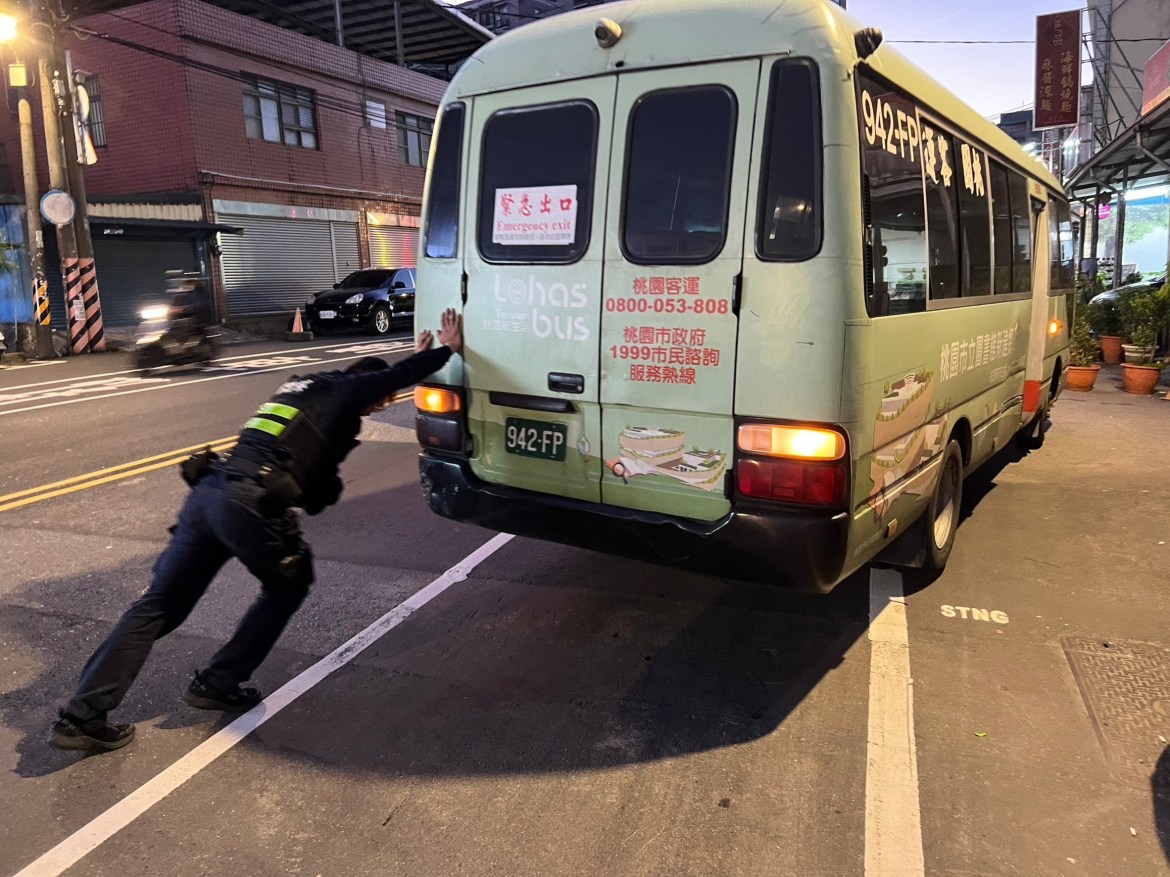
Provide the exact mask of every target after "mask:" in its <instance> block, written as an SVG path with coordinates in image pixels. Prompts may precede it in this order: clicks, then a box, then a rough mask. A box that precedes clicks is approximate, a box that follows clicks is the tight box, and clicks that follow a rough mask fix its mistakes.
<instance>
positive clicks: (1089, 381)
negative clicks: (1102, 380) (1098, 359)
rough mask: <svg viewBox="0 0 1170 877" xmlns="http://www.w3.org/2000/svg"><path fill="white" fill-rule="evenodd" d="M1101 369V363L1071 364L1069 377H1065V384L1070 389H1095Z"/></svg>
mask: <svg viewBox="0 0 1170 877" xmlns="http://www.w3.org/2000/svg"><path fill="white" fill-rule="evenodd" d="M1099 371H1101V366H1099V365H1070V366H1069V367H1068V377H1067V378H1066V379H1065V386H1066V387H1068V388H1069V389H1070V390H1084V391H1086V392H1087V391H1089V390H1091V389H1093V384H1095V383H1097V372H1099Z"/></svg>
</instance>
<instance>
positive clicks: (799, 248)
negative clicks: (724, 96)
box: [756, 58, 823, 261]
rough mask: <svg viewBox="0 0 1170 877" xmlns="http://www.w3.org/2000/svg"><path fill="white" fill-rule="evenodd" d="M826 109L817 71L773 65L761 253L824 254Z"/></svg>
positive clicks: (791, 62) (788, 257) (782, 257)
mask: <svg viewBox="0 0 1170 877" xmlns="http://www.w3.org/2000/svg"><path fill="white" fill-rule="evenodd" d="M821 149H822V147H821V105H820V81H819V78H818V76H817V68H816V65H815V64H814V63H813V62H812V61H809V60H807V59H802V58H784V59H782V60H780V61H777V62H776V63H775V64H773V65H772V79H771V84H770V85H769V92H768V121H767V128H766V133H765V136H764V157H763V161H762V163H761V167H762V168H763V175H762V177H761V179H760V188H761V193H760V199H759V201H760V208H759V210H760V214H759V216H758V217H757V219H756V253H757V254H758V255H759V256H760V258H762V259H768V260H776V261H796V260H800V259H809V258H811V257H813V256H815V255H816V254H817V252H818V251H819V250H820V248H821V238H822V235H823V231H822V225H823V221H822V218H821Z"/></svg>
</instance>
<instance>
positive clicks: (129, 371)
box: [0, 335, 414, 392]
mask: <svg viewBox="0 0 1170 877" xmlns="http://www.w3.org/2000/svg"><path fill="white" fill-rule="evenodd" d="M391 342H399V343H403V344H408V345H413V344H414V339H413V338H411V336H409V335H406V336H402V337H399V336H397V335H396V336H393V337H391V338H381V339H379V340H377V341H358V342H355V343H354V344H351V345H348V346H346V347H343V346H342V345H340V344H338V343H337V342H336V341H335V342H334V343H332V344H317V345H313V346H312V347H297V348H295V352H299V353H303V352H305V351H306V350H333V349H335V348H340V350H339V351H338V352H342V351H344V352H349V349H350V348H357V347H381V346H382V345H383V344H388V343H391ZM280 352H281V351H280V350H271V351H269V352H268V353H263V352H259V353H242V354H239V355H238V356H221V357H219V358H217V359H215V360H213V362H233V361H234V360H237V359H258V358H259V357H262V356H278V355H280ZM285 352H286V353H287V351H285ZM68 361H69V360H68V359H65V358H61V359H50V360H45V361H44V362H33V363H29V364H28V365H14V366H4V367H3V368H0V371H16V369H19V368H35V367H37V366H41V365H64V364H65V363H66V362H68ZM212 367H213V368H214V366H212ZM141 373H142V372H141V369H136V368H131V369H125V370H123V371H117V372H100V373H99V374H93V375H74V376H73V377H71V378H57V379H56V380H52V381H38V382H37V383H35V384H16V385H14V386H11V387H0V391H3V392H7V391H8V390H24V389H26V388H28V387H44V386H47V385H49V384H65V383H68V382H69V381H88V380H92V379H94V378H112V377H116V376H118V375H137V374H141Z"/></svg>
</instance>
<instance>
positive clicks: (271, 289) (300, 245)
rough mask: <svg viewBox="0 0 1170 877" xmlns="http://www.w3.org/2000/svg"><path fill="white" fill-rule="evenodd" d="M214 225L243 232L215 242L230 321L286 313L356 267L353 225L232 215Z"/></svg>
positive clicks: (354, 225) (220, 219) (223, 216)
mask: <svg viewBox="0 0 1170 877" xmlns="http://www.w3.org/2000/svg"><path fill="white" fill-rule="evenodd" d="M218 221H219V222H222V223H225V224H227V225H234V226H238V227H239V228H242V229H243V230H244V233H243V234H242V235H223V236H222V237H221V246H222V248H223V255H222V257H221V265H222V266H223V281H224V287H225V289H226V292H227V306H228V314H229V315H230V316H232V317H242V316H257V315H261V314H279V313H288V312H291V311H292V310H293V309H294V308H297V307H299V306H301V305H303V304H304V303H305V299H306V298H307V297H308V296H309V293H312V292H320V291H321V290H323V289H329V288H330V287H332V286H333V284H334V283H336V282H337V281H338V280H340V279H342V278H343V277H344V276H345V275H346V274H349V273H350V272H351V271H355V270H357V268H358V263H359V257H358V255H357V250H358V247H357V224H356V223H348V222H328V221H325V220H310V219H276V218H271V217H262V216H244V215H236V214H220V216H219V217H218Z"/></svg>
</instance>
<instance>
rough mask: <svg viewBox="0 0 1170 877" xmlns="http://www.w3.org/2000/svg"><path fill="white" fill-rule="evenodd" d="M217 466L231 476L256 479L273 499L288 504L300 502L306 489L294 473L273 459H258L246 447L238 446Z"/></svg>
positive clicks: (292, 504)
mask: <svg viewBox="0 0 1170 877" xmlns="http://www.w3.org/2000/svg"><path fill="white" fill-rule="evenodd" d="M217 468H218V469H219V470H220V471H221V472H223V473H224V475H225V476H227V477H228V478H229V479H230V478H248V479H251V480H252V481H255V482H256V483H257V484H259V485H260V486H261V487H263V488H264V490H265V491H266V492H267V493H268V496H269V497H271V498H272V499H273V500H277V501H279V502H281V503H283V504H284V505H287V506H295V505H297V504H299V502H300V501H301V499H302V498H303V497H304V494H305V492H304V490H302V489H301V485H300V484H299V483H298V482H297V479H296V478H294V477H293V475H292V473H290V472H288V471H287V470H286V469H283V468H282V467H281V466H280V465H278V464H276V463H274V462H273V461H272V460H271V459H267V460H264V459H256V458H253V457H251V456H250V455H249V453H248V451H247V450H246V449H242V448H236V449H235V450H233V451H231V452H229V453H227V454H225V455H224V456H223V457H221V458H220V461H219V465H218V466H217Z"/></svg>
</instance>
